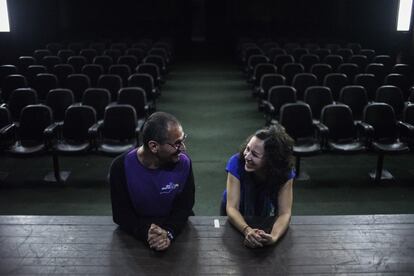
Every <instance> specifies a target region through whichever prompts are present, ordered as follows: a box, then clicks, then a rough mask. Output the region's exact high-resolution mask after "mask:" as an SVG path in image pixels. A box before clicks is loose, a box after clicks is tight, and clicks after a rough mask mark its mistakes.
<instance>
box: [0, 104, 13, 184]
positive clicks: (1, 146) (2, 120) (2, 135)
mask: <svg viewBox="0 0 414 276" xmlns="http://www.w3.org/2000/svg"><path fill="white" fill-rule="evenodd" d="M12 125H13V124H12V120H11V115H10V112H9V110H8V109H7V108H6V107H5V106H3V105H0V152H3V151H4V150H5V149H7V148H8V147H9V146H10V145H12V144H13V143H14V140H15V135H14V133H10V132H8V129H9V128H10V127H12ZM4 174H5V173H3V177H2V178H5V177H7V173H6V174H5V175H4Z"/></svg>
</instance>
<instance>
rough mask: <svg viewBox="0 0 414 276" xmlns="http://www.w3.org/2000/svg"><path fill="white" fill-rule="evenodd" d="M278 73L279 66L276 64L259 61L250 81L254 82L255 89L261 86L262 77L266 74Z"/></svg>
mask: <svg viewBox="0 0 414 276" xmlns="http://www.w3.org/2000/svg"><path fill="white" fill-rule="evenodd" d="M275 73H277V68H276V66H275V65H273V64H270V63H259V64H257V65H256V66H255V68H254V72H253V76H252V77H251V79H249V80H248V81H249V82H250V83H252V85H253V89H255V88H256V87H259V85H260V79H261V78H262V76H263V75H264V74H275Z"/></svg>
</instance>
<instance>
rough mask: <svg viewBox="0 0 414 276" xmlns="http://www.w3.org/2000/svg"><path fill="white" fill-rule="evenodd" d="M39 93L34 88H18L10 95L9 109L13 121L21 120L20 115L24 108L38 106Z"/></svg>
mask: <svg viewBox="0 0 414 276" xmlns="http://www.w3.org/2000/svg"><path fill="white" fill-rule="evenodd" d="M37 103H38V98H37V93H36V91H35V90H34V89H32V88H17V89H15V90H13V92H12V93H11V95H10V98H9V102H8V104H7V107H8V109H9V111H10V115H11V119H12V121H13V122H17V121H19V119H20V113H21V111H22V110H23V108H24V107H26V106H28V105H31V104H37Z"/></svg>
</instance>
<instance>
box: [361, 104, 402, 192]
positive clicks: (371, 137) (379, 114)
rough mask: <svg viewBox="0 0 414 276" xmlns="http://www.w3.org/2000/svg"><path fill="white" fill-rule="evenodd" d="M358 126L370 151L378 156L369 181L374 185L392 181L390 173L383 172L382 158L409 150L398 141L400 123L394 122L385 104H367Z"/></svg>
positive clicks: (388, 107)
mask: <svg viewBox="0 0 414 276" xmlns="http://www.w3.org/2000/svg"><path fill="white" fill-rule="evenodd" d="M360 124H361V126H362V127H363V129H364V132H365V136H366V137H368V145H369V147H370V149H371V150H372V151H374V152H376V153H377V154H378V159H377V168H376V170H375V171H374V172H372V173H370V177H371V179H373V180H374V182H375V183H376V184H379V183H380V181H381V180H386V179H392V178H393V176H392V175H391V173H389V172H388V171H386V170H383V162H384V156H385V155H391V154H402V153H405V152H407V151H408V150H409V149H408V146H407V144H406V143H404V142H401V141H400V139H399V135H398V132H399V130H400V129H401V123H400V122H398V121H397V120H396V117H395V114H394V110H393V108H392V107H391V106H390V105H388V104H386V103H373V104H369V105H367V106H366V107H365V109H364V118H363V121H362V123H360Z"/></svg>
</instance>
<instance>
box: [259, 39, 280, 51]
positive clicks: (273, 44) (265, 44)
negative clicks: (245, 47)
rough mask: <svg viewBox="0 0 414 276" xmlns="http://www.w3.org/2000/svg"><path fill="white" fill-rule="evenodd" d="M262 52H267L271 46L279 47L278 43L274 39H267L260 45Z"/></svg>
mask: <svg viewBox="0 0 414 276" xmlns="http://www.w3.org/2000/svg"><path fill="white" fill-rule="evenodd" d="M261 48H262V50H263V52H265V53H267V52H268V51H269V50H270V49H272V48H280V46H279V43H277V42H274V41H268V42H266V43H264V44H263V45H262V46H261Z"/></svg>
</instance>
